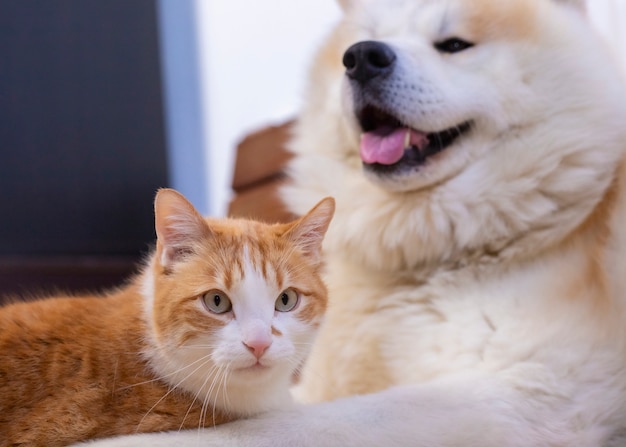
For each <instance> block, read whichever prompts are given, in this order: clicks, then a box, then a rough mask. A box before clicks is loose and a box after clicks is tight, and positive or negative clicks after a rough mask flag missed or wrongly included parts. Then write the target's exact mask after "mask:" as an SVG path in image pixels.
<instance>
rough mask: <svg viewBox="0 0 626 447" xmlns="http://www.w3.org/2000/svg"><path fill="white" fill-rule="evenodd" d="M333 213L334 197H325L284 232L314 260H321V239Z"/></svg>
mask: <svg viewBox="0 0 626 447" xmlns="http://www.w3.org/2000/svg"><path fill="white" fill-rule="evenodd" d="M334 214H335V199H333V198H332V197H326V198H325V199H322V200H321V201H320V202H319V203H318V204H317V205H315V206H314V207H313V208H312V209H311V211H309V212H308V213H307V214H306V215H305V216H303V217H301V218H300V219H298V220H297V221H295V222H294V223H293V224H292V227H291V228H290V229H289V230H287V232H286V233H285V236H286V237H289V238H290V239H291V240H293V241H294V242H295V243H296V245H298V246H299V247H300V248H302V250H303V251H304V253H305V254H306V255H307V256H310V257H311V259H312V260H313V261H314V262H321V260H322V241H323V240H324V235H325V234H326V230H328V226H329V225H330V221H331V219H332V218H333V215H334Z"/></svg>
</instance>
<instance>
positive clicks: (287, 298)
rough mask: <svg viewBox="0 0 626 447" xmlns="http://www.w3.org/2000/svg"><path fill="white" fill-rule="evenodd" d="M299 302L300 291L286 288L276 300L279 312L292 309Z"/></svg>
mask: <svg viewBox="0 0 626 447" xmlns="http://www.w3.org/2000/svg"><path fill="white" fill-rule="evenodd" d="M297 304H298V292H296V291H295V290H293V289H285V290H283V291H282V292H281V294H280V295H279V296H278V299H277V300H276V304H275V309H276V310H277V311H278V312H289V311H292V310H293V309H294V308H295V307H296V305H297Z"/></svg>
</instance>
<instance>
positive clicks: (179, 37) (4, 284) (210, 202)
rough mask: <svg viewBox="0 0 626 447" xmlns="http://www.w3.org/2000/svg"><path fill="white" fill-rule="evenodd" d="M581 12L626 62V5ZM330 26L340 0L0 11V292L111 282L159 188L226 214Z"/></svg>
mask: <svg viewBox="0 0 626 447" xmlns="http://www.w3.org/2000/svg"><path fill="white" fill-rule="evenodd" d="M589 9H590V14H591V16H592V18H593V20H594V22H595V23H596V24H597V26H598V29H599V30H600V32H601V33H602V34H603V35H604V36H605V37H606V38H607V42H609V44H610V45H611V46H612V47H613V48H614V50H615V51H616V53H617V54H618V56H620V57H621V58H622V61H624V60H626V0H590V2H589ZM338 18H339V7H338V6H337V5H336V3H335V1H334V0H298V1H297V2H296V1H293V0H264V1H262V2H255V1H251V0H228V1H225V0H20V1H8V0H5V1H0V212H1V214H0V295H5V296H6V294H8V293H14V292H18V293H25V292H26V293H32V291H38V290H51V289H54V288H58V289H69V290H84V289H91V290H93V289H99V288H102V287H107V286H110V285H112V284H118V283H119V281H120V280H121V279H122V278H124V277H126V276H127V275H128V274H129V273H130V272H132V271H133V269H134V266H135V264H136V262H137V261H138V260H139V259H140V258H141V257H142V256H145V254H146V253H147V252H148V251H149V249H150V247H151V244H152V242H153V239H154V230H153V212H152V199H153V197H154V192H155V190H156V189H157V188H159V187H163V186H170V187H174V188H176V189H178V190H179V191H181V192H182V193H184V194H185V195H186V196H187V197H188V198H189V199H190V200H191V201H192V202H193V203H194V204H195V205H196V207H198V209H199V210H200V211H201V212H202V213H205V214H212V215H218V216H222V215H225V214H226V213H227V209H228V208H227V205H228V202H229V200H230V198H231V194H232V192H231V184H232V176H233V170H234V158H235V148H236V147H237V145H238V144H239V143H240V142H241V140H242V139H243V138H244V136H245V135H248V134H249V133H250V132H253V131H255V130H257V129H260V128H264V127H265V126H268V125H279V124H281V123H283V122H285V121H287V120H289V119H291V118H293V117H294V116H295V115H296V113H297V110H298V107H299V102H300V97H301V96H300V94H301V91H302V88H303V85H304V80H305V73H306V71H307V68H308V64H309V61H310V59H311V56H312V53H313V52H314V51H315V48H316V47H317V46H318V44H319V42H320V41H321V40H322V39H323V38H324V36H325V35H326V34H327V33H328V31H329V30H330V28H331V27H332V25H333V24H334V23H335V22H336V21H337V20H338ZM261 158H262V155H260V156H259V160H258V161H259V163H260V162H262V160H261Z"/></svg>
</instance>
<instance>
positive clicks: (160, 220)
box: [154, 189, 210, 267]
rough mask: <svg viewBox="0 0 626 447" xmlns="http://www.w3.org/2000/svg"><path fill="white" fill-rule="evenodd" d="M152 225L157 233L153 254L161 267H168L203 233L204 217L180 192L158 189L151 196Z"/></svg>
mask: <svg viewBox="0 0 626 447" xmlns="http://www.w3.org/2000/svg"><path fill="white" fill-rule="evenodd" d="M154 226H155V230H156V234H157V253H156V255H157V258H158V260H159V261H160V263H161V265H162V266H163V267H170V266H171V265H172V264H173V263H175V262H177V261H180V260H181V259H182V258H183V257H184V256H185V255H187V254H188V253H191V252H193V250H194V246H195V245H196V244H197V243H198V242H199V241H200V240H201V239H202V238H204V237H206V236H207V234H209V233H210V230H209V227H208V225H207V224H206V222H205V220H204V218H203V217H202V216H201V215H200V213H199V212H198V211H197V210H196V209H195V208H194V206H193V205H192V204H191V203H190V202H189V201H188V200H187V199H186V198H185V196H183V195H182V194H181V193H179V192H177V191H175V190H173V189H160V190H159V191H158V192H157V195H156V197H155V199H154Z"/></svg>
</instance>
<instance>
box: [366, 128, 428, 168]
mask: <svg viewBox="0 0 626 447" xmlns="http://www.w3.org/2000/svg"><path fill="white" fill-rule="evenodd" d="M427 143H428V138H427V137H426V135H425V134H423V133H422V132H418V131H416V130H413V129H409V128H407V127H403V128H398V129H395V130H392V131H391V132H384V131H383V132H381V131H374V132H365V133H364V134H363V135H361V160H363V161H364V162H365V163H368V164H372V163H379V164H381V165H392V164H394V163H397V162H398V161H399V160H400V159H401V158H402V156H403V155H404V149H405V148H407V147H409V146H416V147H417V148H418V149H421V148H422V147H424V146H425V145H426V144H427Z"/></svg>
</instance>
